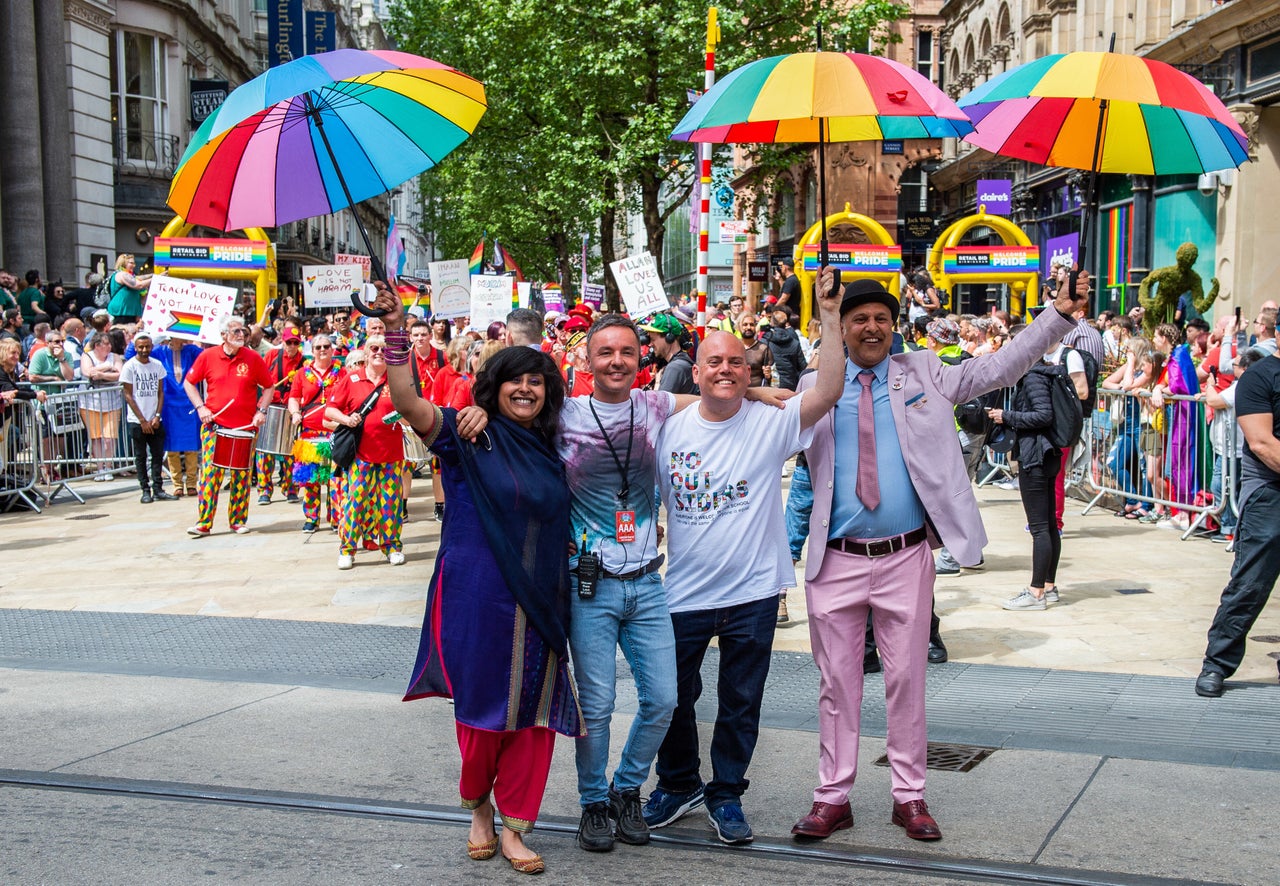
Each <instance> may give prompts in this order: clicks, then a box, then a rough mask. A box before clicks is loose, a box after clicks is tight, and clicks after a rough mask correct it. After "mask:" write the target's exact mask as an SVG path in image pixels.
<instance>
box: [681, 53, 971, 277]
mask: <svg viewBox="0 0 1280 886" xmlns="http://www.w3.org/2000/svg"><path fill="white" fill-rule="evenodd" d="M818 46H819V51H818V52H798V53H793V54H791V55H779V56H774V57H772V58H764V59H760V60H759V61H754V62H751V63H750V64H747V65H743V66H742V67H741V68H738V69H737V70H735V71H733V72H732V73H730V74H729V75H728V76H727V77H725V78H724V79H723V80H721V81H720V82H718V83H716V85H715V86H713V87H712V88H711V89H709V90H708V91H707V92H706V94H704V95H703V96H702V97H701V98H699V99H698V101H697V102H696V103H695V104H694V106H693V107H692V108H690V109H689V112H688V113H687V114H685V116H684V119H683V120H681V121H680V123H679V124H677V125H676V128H675V131H674V132H672V133H671V138H672V139H673V140H675V141H686V142H747V143H755V144H759V143H775V144H783V143H790V142H817V143H818V179H819V186H818V191H819V199H820V200H821V211H820V214H821V216H822V245H821V250H822V258H821V262H822V264H826V257H827V227H826V218H827V185H826V151H825V146H826V143H827V142H848V141H872V140H878V139H908V138H954V137H958V136H963V135H965V134H966V133H968V132H970V131H972V129H973V125H972V124H971V123H970V122H969V118H968V117H966V116H965V114H964V112H963V111H961V110H960V109H959V108H958V107H957V106H956V104H955V102H953V101H951V99H949V98H947V96H946V95H945V94H944V93H943V92H942V91H941V90H940V89H938V87H936V86H934V85H933V84H932V83H930V82H929V80H928V79H926V78H925V77H924V76H922V75H920V74H918V73H916V72H915V71H913V70H911V69H910V68H908V67H906V66H905V65H901V64H899V63H897V62H895V61H892V60H890V59H887V58H881V57H879V56H875V55H863V54H861V53H857V52H823V51H821V46H822V35H821V33H819V35H818Z"/></svg>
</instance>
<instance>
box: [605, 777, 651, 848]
mask: <svg viewBox="0 0 1280 886" xmlns="http://www.w3.org/2000/svg"><path fill="white" fill-rule="evenodd" d="M609 817H610V818H612V819H613V820H614V821H616V822H617V823H618V825H617V831H618V839H619V840H621V841H622V842H623V843H630V844H631V845H632V846H643V845H644V844H645V843H648V842H649V826H648V825H647V824H645V822H644V813H643V812H642V811H641V810H640V789H639V788H628V789H627V790H625V791H619V790H618V789H616V788H615V787H614V786H613V785H609Z"/></svg>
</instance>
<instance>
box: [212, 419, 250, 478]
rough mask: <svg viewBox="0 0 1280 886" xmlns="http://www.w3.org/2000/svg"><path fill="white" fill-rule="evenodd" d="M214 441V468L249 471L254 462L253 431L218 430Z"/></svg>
mask: <svg viewBox="0 0 1280 886" xmlns="http://www.w3.org/2000/svg"><path fill="white" fill-rule="evenodd" d="M214 433H215V438H216V439H214V441H213V466H214V467H215V468H225V469H227V470H231V471H247V470H249V465H250V464H252V462H253V438H254V433H253V431H241V430H237V429H234V428H218V429H217V430H216V431H215V432H214Z"/></svg>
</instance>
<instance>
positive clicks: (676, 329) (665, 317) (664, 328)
mask: <svg viewBox="0 0 1280 886" xmlns="http://www.w3.org/2000/svg"><path fill="white" fill-rule="evenodd" d="M638 325H639V327H640V328H641V329H643V330H644V331H645V332H656V333H658V334H659V335H675V336H679V335H680V334H681V333H683V332H684V327H683V326H681V325H680V321H679V320H677V319H676V318H675V317H673V316H671V315H670V314H666V313H663V314H654V315H652V316H650V317H646V318H645V319H644V320H643V321H642V322H640V323H639V324H638Z"/></svg>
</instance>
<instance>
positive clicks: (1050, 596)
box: [1044, 585, 1062, 603]
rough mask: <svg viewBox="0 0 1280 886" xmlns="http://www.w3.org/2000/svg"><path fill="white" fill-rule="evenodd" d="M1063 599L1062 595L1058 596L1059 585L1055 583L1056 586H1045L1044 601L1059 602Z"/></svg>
mask: <svg viewBox="0 0 1280 886" xmlns="http://www.w3.org/2000/svg"><path fill="white" fill-rule="evenodd" d="M1061 599H1062V598H1061V597H1060V596H1058V587H1057V585H1054V586H1053V587H1051V588H1045V590H1044V602H1046V603H1057V602H1059V601H1060V600H1061Z"/></svg>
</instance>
